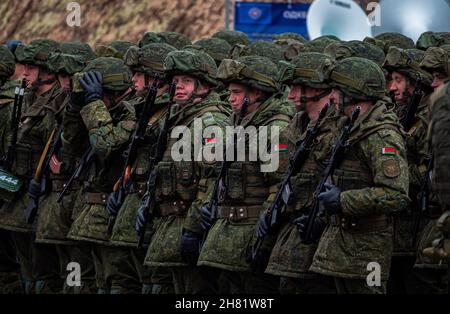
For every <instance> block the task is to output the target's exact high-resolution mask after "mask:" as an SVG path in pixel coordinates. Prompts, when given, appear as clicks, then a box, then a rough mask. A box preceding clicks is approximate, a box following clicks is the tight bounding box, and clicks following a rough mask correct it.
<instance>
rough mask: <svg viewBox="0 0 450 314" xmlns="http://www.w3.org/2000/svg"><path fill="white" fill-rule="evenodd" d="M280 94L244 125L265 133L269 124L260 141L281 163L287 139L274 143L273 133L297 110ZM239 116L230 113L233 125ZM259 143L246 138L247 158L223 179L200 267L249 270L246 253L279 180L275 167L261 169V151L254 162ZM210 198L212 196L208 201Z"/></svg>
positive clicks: (253, 114) (233, 165)
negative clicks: (223, 187)
mask: <svg viewBox="0 0 450 314" xmlns="http://www.w3.org/2000/svg"><path fill="white" fill-rule="evenodd" d="M280 97H281V95H280V94H277V95H274V96H272V97H271V98H269V99H268V100H266V101H265V102H264V103H262V104H261V105H260V106H259V107H258V109H256V110H255V111H254V112H252V113H250V114H247V115H246V116H245V117H244V119H243V121H242V123H241V125H242V126H243V127H244V128H247V127H255V130H256V134H258V135H260V132H263V131H262V129H261V127H266V128H267V134H268V136H267V139H268V142H267V143H265V142H264V141H262V142H258V144H259V145H264V146H265V145H267V147H263V148H266V149H267V148H269V149H270V151H271V152H272V153H273V154H277V157H278V158H279V163H281V164H282V163H283V162H285V161H283V159H287V155H286V154H285V150H286V144H287V140H286V138H284V137H283V136H279V144H275V143H272V137H271V135H272V134H271V133H272V132H276V131H275V129H277V130H278V131H279V132H280V133H281V131H282V130H283V129H284V128H286V126H287V125H288V124H289V122H290V120H291V119H292V117H293V116H294V113H295V110H294V108H293V106H292V104H291V103H289V102H286V101H282V100H280ZM236 118H237V117H236V115H235V114H233V115H232V116H231V119H230V125H234V123H233V122H234V120H235V119H236ZM272 128H274V130H272ZM280 135H281V134H280ZM259 145H257V144H256V143H252V142H251V140H249V141H246V147H245V148H246V151H245V161H234V162H232V163H231V165H230V167H229V169H228V171H227V174H226V176H225V180H224V182H225V186H226V192H225V193H224V195H223V196H222V197H221V198H220V199H219V207H218V219H217V221H216V222H215V223H214V224H213V226H212V227H211V229H210V231H209V233H208V235H207V238H206V240H205V243H204V245H203V248H202V250H201V253H200V257H199V260H198V265H200V266H211V267H218V268H222V269H226V270H231V271H250V267H249V265H248V264H247V262H246V254H247V252H248V250H249V249H250V248H251V245H252V244H253V243H254V241H255V240H256V237H255V224H256V222H257V220H258V217H259V215H260V214H261V212H262V211H263V210H265V209H266V208H267V205H268V198H269V195H270V191H271V190H275V189H276V184H277V183H278V182H279V180H280V174H279V173H278V172H277V171H275V170H276V169H274V170H272V171H269V172H261V169H262V168H261V167H262V166H263V165H266V164H267V161H265V160H263V159H262V158H261V155H260V154H258V157H257V159H256V160H255V161H252V160H251V159H250V157H249V153H250V147H251V148H256V147H257V148H258V150H261V147H258V146H259ZM276 145H278V147H276ZM237 149H239V146H238V147H237ZM238 154H239V151H238ZM278 166H279V165H278ZM209 198H210V195H209V196H208V199H207V200H208V201H209ZM262 204H263V205H262ZM261 205H262V206H261Z"/></svg>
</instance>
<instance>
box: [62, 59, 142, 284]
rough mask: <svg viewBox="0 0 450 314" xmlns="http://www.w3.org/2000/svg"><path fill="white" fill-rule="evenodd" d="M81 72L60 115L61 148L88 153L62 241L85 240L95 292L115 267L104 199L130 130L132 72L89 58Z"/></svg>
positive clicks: (110, 61) (119, 64)
mask: <svg viewBox="0 0 450 314" xmlns="http://www.w3.org/2000/svg"><path fill="white" fill-rule="evenodd" d="M83 72H84V74H82V76H81V74H80V75H77V77H76V78H74V88H73V92H72V97H71V100H70V102H69V105H68V106H67V110H66V111H65V112H64V127H63V134H62V139H63V147H66V146H68V149H69V150H72V151H73V152H74V154H77V155H79V156H81V155H82V154H83V153H85V152H86V151H87V150H89V149H92V150H93V152H94V155H93V158H92V161H91V162H90V163H88V164H87V166H86V167H85V169H84V177H83V182H82V188H81V190H80V193H78V196H77V199H76V200H75V202H74V205H73V206H74V209H77V211H76V213H73V216H74V218H75V221H74V222H73V223H72V225H71V228H70V231H69V234H68V238H69V239H72V240H78V241H86V242H89V243H90V244H91V246H92V255H93V259H94V264H95V272H96V280H97V288H98V293H107V292H109V291H110V290H111V288H112V287H111V283H112V281H113V280H114V276H115V275H116V269H114V267H111V265H110V264H109V263H108V261H109V260H110V259H111V254H114V252H115V250H114V248H112V247H111V246H110V244H109V236H108V234H107V225H108V214H107V211H106V208H105V207H106V200H107V198H108V195H109V193H111V192H112V190H113V186H114V183H115V182H114V180H115V179H116V178H118V177H119V176H120V174H121V171H122V169H123V158H122V152H123V151H124V149H125V148H126V144H127V143H128V141H129V138H130V135H131V133H132V132H133V129H134V127H135V120H136V117H135V111H134V108H132V107H130V106H127V103H126V102H125V100H127V99H131V97H132V92H131V89H130V87H131V84H132V82H131V78H132V73H131V71H130V70H129V68H128V67H127V66H125V65H124V63H123V61H122V60H120V59H116V58H112V57H100V58H97V59H94V60H92V61H91V62H90V63H89V64H88V65H87V66H86V67H85V68H84V69H83Z"/></svg>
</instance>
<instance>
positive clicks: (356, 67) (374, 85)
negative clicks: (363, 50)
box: [319, 57, 386, 101]
mask: <svg viewBox="0 0 450 314" xmlns="http://www.w3.org/2000/svg"><path fill="white" fill-rule="evenodd" d="M319 73H320V74H319V76H321V77H323V79H327V80H329V84H330V86H332V87H336V88H338V89H339V90H341V91H342V92H343V94H344V95H346V96H348V97H351V98H352V99H355V100H358V101H366V100H378V99H383V98H384V97H385V96H386V79H385V77H384V74H383V71H382V70H381V68H380V67H379V66H378V65H377V64H376V63H375V62H373V61H371V60H368V59H365V58H360V57H349V58H345V59H342V60H336V61H334V62H333V63H331V64H329V63H324V64H323V66H322V67H321V68H320V69H319Z"/></svg>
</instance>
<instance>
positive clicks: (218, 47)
mask: <svg viewBox="0 0 450 314" xmlns="http://www.w3.org/2000/svg"><path fill="white" fill-rule="evenodd" d="M194 45H196V46H200V47H202V48H203V49H205V51H206V53H208V54H209V55H210V56H211V57H212V58H213V59H214V61H216V65H217V66H219V65H220V62H222V60H223V59H226V58H228V57H229V54H230V50H231V45H230V44H229V43H228V42H226V41H225V40H223V39H220V38H204V39H200V40H198V41H196V42H195V43H194Z"/></svg>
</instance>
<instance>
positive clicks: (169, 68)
mask: <svg viewBox="0 0 450 314" xmlns="http://www.w3.org/2000/svg"><path fill="white" fill-rule="evenodd" d="M164 72H165V73H166V77H168V78H169V77H173V76H174V75H177V74H187V75H192V76H194V77H196V78H198V79H200V80H202V81H206V82H208V83H209V84H211V85H212V86H215V85H217V79H216V76H217V66H216V62H215V61H214V59H213V58H212V57H211V56H210V55H208V54H207V53H206V52H204V51H199V50H195V49H183V50H175V51H171V52H169V53H168V54H167V57H166V58H165V60H164Z"/></svg>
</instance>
